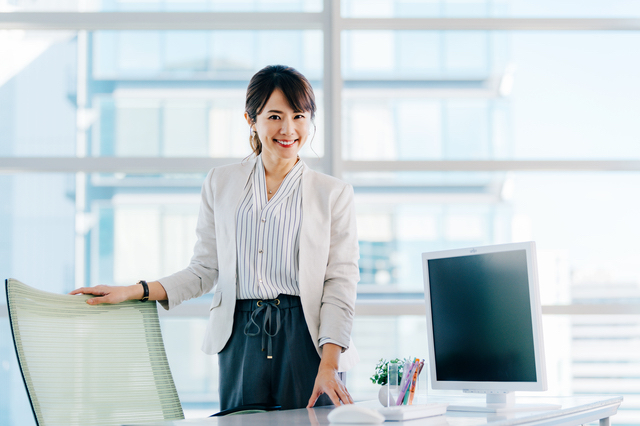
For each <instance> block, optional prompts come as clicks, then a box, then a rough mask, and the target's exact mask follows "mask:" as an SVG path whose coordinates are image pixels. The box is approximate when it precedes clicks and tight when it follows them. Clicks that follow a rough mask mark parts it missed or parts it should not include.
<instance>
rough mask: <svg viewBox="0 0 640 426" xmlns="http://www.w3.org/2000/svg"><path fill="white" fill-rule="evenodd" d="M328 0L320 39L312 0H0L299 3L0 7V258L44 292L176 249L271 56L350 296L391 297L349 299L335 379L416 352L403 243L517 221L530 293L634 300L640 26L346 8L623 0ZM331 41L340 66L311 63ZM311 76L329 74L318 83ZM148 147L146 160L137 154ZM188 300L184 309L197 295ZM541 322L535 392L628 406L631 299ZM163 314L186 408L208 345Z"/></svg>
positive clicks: (10, 363)
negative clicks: (332, 219) (504, 22)
mask: <svg viewBox="0 0 640 426" xmlns="http://www.w3.org/2000/svg"><path fill="white" fill-rule="evenodd" d="M338 3H339V6H340V11H341V18H336V20H335V21H334V22H333V25H335V26H336V27H337V28H338V29H339V32H338V34H339V40H338V43H336V44H333V45H331V44H327V33H326V32H325V31H329V30H331V28H330V27H329V26H325V27H323V25H325V24H323V22H325V21H324V20H325V18H326V19H327V20H328V21H327V22H330V20H329V18H327V17H326V16H325V15H324V14H326V13H329V12H331V11H327V10H325V9H324V8H323V4H325V3H323V2H322V1H320V0H307V1H302V0H291V1H267V0H265V1H258V0H248V1H234V2H227V1H217V0H206V1H205V0H203V1H194V2H178V1H175V2H174V1H169V0H166V1H145V2H132V1H111V0H109V1H106V0H103V1H85V2H76V1H67V2H49V1H28V2H27V1H19V0H18V1H10V2H7V1H4V2H3V1H2V0H0V12H10V11H54V10H55V11H115V12H128V11H146V12H167V13H169V14H170V13H171V12H176V11H186V12H247V16H248V18H247V19H256V20H259V21H262V20H264V19H267V18H266V17H273V15H271V14H269V15H267V14H265V15H255V14H256V13H261V12H281V13H279V14H277V15H278V16H281V15H283V13H282V12H291V13H304V14H308V15H309V16H310V18H309V19H310V20H311V21H312V23H313V24H310V26H309V27H310V28H309V29H300V26H299V25H293V24H291V27H288V26H287V25H282V28H281V29H277V30H275V29H269V30H266V29H264V30H263V29H260V30H247V29H246V25H244V22H243V21H242V20H239V19H238V18H233V19H236V21H233V22H234V24H233V25H237V27H238V29H228V28H229V27H228V26H226V27H225V28H227V29H213V30H201V29H198V30H195V29H190V28H188V27H185V28H181V29H180V30H168V29H154V30H144V31H143V30H135V29H127V28H124V29H119V30H116V29H109V28H107V27H108V26H107V25H106V24H105V28H98V29H95V30H89V31H85V30H83V29H76V30H72V31H68V30H57V31H35V30H28V31H27V30H23V29H11V30H7V29H3V28H2V27H0V56H2V57H4V58H7V60H5V61H0V172H2V173H0V197H1V199H2V200H3V202H2V203H0V217H1V218H2V220H0V242H2V244H1V245H0V252H1V253H2V256H0V270H1V271H3V273H4V275H5V277H15V278H17V279H20V280H21V281H24V282H25V283H27V284H30V285H33V286H35V287H38V288H41V289H44V290H48V291H52V292H55V293H64V292H68V291H69V290H71V289H72V288H74V287H76V286H81V285H96V284H101V283H113V284H118V285H120V284H122V285H124V284H129V283H133V282H136V281H137V280H139V279H140V278H146V279H153V278H157V277H161V276H165V275H167V274H170V273H172V272H174V271H176V270H179V269H181V268H183V267H184V266H185V265H186V264H187V263H188V261H189V258H190V256H191V251H192V248H193V244H194V242H195V233H194V228H195V221H196V218H197V211H198V203H199V198H200V196H199V194H200V186H201V184H202V181H203V179H204V176H205V173H206V172H207V170H208V169H209V168H210V167H213V166H216V165H219V164H225V163H230V162H237V161H241V160H242V159H243V158H245V157H246V156H247V155H249V154H250V149H249V146H248V137H249V131H248V128H247V125H246V122H245V120H244V117H243V112H244V96H245V90H246V86H247V83H248V81H249V78H250V77H251V75H253V73H255V72H256V71H257V70H258V69H260V68H262V67H263V66H265V65H267V64H273V63H284V64H288V65H292V66H294V67H296V68H297V69H299V70H300V71H301V72H302V73H304V74H305V75H306V76H307V77H308V78H309V79H310V80H311V82H312V84H313V86H314V88H315V91H316V96H317V98H318V104H319V105H318V106H319V110H318V113H317V116H316V122H315V124H316V133H315V135H314V137H313V141H312V143H310V144H308V145H307V146H305V148H304V150H303V151H302V153H301V154H302V156H303V158H304V159H305V161H307V162H308V164H310V165H313V166H314V168H315V169H317V170H319V171H324V172H332V173H334V174H335V175H337V177H339V178H341V179H343V180H345V181H347V182H349V183H351V184H352V185H353V186H354V188H355V193H356V210H357V222H358V233H359V238H360V257H361V258H360V273H361V281H360V283H359V290H358V291H359V300H360V301H364V302H366V301H372V300H373V301H386V302H385V303H388V305H389V306H392V307H393V309H394V310H395V311H394V314H393V315H386V316H375V317H374V316H360V317H358V318H357V320H356V323H355V325H354V332H353V338H354V342H355V343H356V345H357V347H358V349H359V352H360V355H361V357H362V362H361V363H360V364H359V365H358V366H357V367H356V369H355V370H353V371H352V372H351V373H350V374H349V375H348V386H349V389H350V390H351V393H352V394H353V395H354V396H355V397H356V399H366V398H371V397H373V396H374V395H375V392H376V389H375V387H373V385H371V384H370V382H369V381H368V377H369V376H371V374H372V372H373V368H374V366H375V363H376V362H377V361H378V359H380V358H381V357H387V358H388V357H396V356H397V357H409V356H422V357H426V335H425V330H424V327H425V322H424V318H423V317H422V316H420V315H404V312H403V306H404V305H403V303H414V304H415V303H421V302H420V301H421V300H422V298H423V290H422V289H423V284H422V268H421V264H420V254H421V253H422V252H425V251H431V250H441V249H447V248H460V247H466V246H478V245H486V244H496V243H506V242H515V241H526V240H535V241H536V242H537V246H538V250H539V253H538V255H539V267H540V276H541V290H542V301H543V304H544V305H560V306H563V305H571V304H590V305H593V306H595V307H596V309H597V306H601V305H608V304H615V303H637V302H638V300H639V299H638V296H639V295H640V291H639V288H640V266H638V265H639V263H638V262H637V259H638V258H639V257H640V249H638V248H637V247H636V245H635V243H634V242H635V241H637V240H638V238H639V237H640V225H638V223H637V220H636V217H637V216H638V215H639V214H640V203H639V202H638V201H637V197H635V196H634V195H633V194H635V192H636V190H635V189H636V188H637V187H638V186H640V173H638V170H639V168H638V167H637V166H636V165H634V164H635V162H637V161H638V160H639V159H640V144H638V143H637V142H638V140H640V127H638V125H637V124H636V121H637V119H636V117H637V116H638V115H639V113H640V83H639V80H638V79H637V75H639V74H640V60H639V59H638V55H633V54H630V52H634V51H635V50H637V46H638V45H640V31H638V30H633V31H596V30H593V29H592V30H586V31H575V30H568V31H567V30H564V31H504V30H493V31H484V30H483V31H480V30H477V29H473V28H472V29H469V30H459V29H451V30H440V31H435V30H429V29H428V28H423V29H419V30H406V29H396V30H391V29H388V26H385V29H381V28H369V29H361V28H354V27H352V26H351V23H350V20H349V18H368V17H374V18H405V17H424V18H448V17H461V18H479V19H480V18H487V17H492V18H541V17H554V18H556V17H565V18H584V17H591V18H634V17H637V16H638V15H639V14H640V8H638V7H636V6H635V5H634V3H633V2H626V1H616V2H608V3H607V6H606V8H605V7H604V6H603V3H602V2H596V1H587V2H580V4H579V5H578V4H577V3H575V2H574V3H571V2H570V3H567V4H560V3H557V2H542V3H539V2H536V4H532V3H531V2H522V1H518V0H509V1H507V0H484V1H464V2H455V1H445V0H434V1H408V0H376V1H374V2H371V1H361V0H342V1H341V2H336V4H338ZM243 15H244V14H243ZM294 16H298V15H294ZM285 17H286V16H285ZM51 19H54V18H53V17H52V18H51ZM55 19H58V18H55ZM105 19H107V18H105ZM150 19H151V18H150ZM229 19H232V18H229ZM313 19H316V21H313ZM332 19H333V18H332ZM311 21H310V22H311ZM256 22H258V21H256ZM233 25H231V26H233ZM567 25H569V24H567ZM425 26H426V24H425ZM119 28H120V27H119ZM335 45H339V46H340V54H338V53H337V52H334V51H332V50H331V49H333V46H335ZM326 58H330V61H331V63H329V64H327V63H326V62H325V60H326ZM335 64H337V65H338V70H339V72H338V73H337V74H336V75H333V74H332V75H327V72H328V70H329V69H331V65H335ZM327 83H332V84H335V85H336V86H338V88H339V90H338V91H336V92H331V93H330V92H327V93H325V92H324V89H325V88H326V87H332V85H331V84H329V85H327ZM336 93H337V96H336ZM336 110H339V114H336V115H335V116H332V115H331V114H332V113H333V112H335V111H336ZM328 113H329V114H328ZM336 117H337V119H338V122H337V123H336ZM336 128H339V129H340V131H338V132H334V130H335V129H336ZM75 160H78V161H77V162H76V161H75ZM202 160H205V161H209V160H210V162H211V164H208V163H206V166H205V167H203V166H202V164H204V163H200V162H198V161H202ZM560 160H563V161H567V163H566V165H563V164H565V163H562V164H560V163H558V161H560ZM38 161H42V162H40V163H38ZM89 161H95V162H93V163H90V162H89ZM126 161H132V162H134V163H133V164H137V163H135V162H138V161H139V164H140V165H141V170H140V171H135V170H126V171H122V170H120V168H119V167H120V164H121V162H126ZM154 161H155V163H154ZM164 161H168V162H167V163H165V162H164ZM525 163H526V164H525ZM14 164H18V165H20V167H18V168H16V167H17V166H14ZM87 164H90V165H93V166H86V165H87ZM149 164H156V165H157V166H155V167H151V171H149V170H150V169H149V167H148V165H149ZM163 164H164V165H166V164H172V165H177V166H176V168H174V169H172V170H171V171H166V170H163V169H162V165H163ZM523 164H524V166H523ZM611 164H613V165H611ZM629 164H631V165H629ZM142 166H144V167H146V168H143V167H142ZM525 166H526V167H525ZM92 167H93V169H92ZM527 167H528V168H527ZM51 168H52V169H51ZM45 170H54V171H53V172H50V173H43V172H44V171H45ZM175 170H178V171H175ZM611 170H619V171H611ZM207 297H208V296H205V297H204V299H206V298H207ZM190 303H192V304H193V309H194V312H200V310H199V309H200V307H201V306H203V305H206V304H207V301H206V300H200V301H193V302H190ZM0 304H1V305H3V307H4V304H6V301H5V299H4V294H2V295H1V296H0ZM1 312H4V314H2V315H1V316H0V320H1V321H2V323H3V326H2V332H1V333H0V336H1V337H2V340H1V341H0V362H1V364H0V366H1V367H2V368H1V369H0V375H1V377H2V378H3V380H2V383H9V387H8V388H7V387H3V390H0V396H2V392H5V394H4V395H5V396H6V397H4V398H0V424H21V425H28V424H33V420H32V416H31V413H30V412H29V408H28V401H27V399H26V394H25V393H24V388H23V385H22V382H21V378H20V374H19V370H18V368H17V364H16V362H15V355H14V353H13V347H12V345H11V340H10V339H11V338H10V333H9V331H8V324H7V322H8V321H7V318H6V309H4V310H3V311H1ZM545 321H546V322H545V332H546V337H545V339H546V341H547V361H548V362H547V364H548V370H549V377H550V390H549V392H550V393H556V394H570V393H601V392H604V391H605V390H606V391H607V392H611V393H619V394H625V403H624V405H623V410H622V412H621V414H620V415H619V416H618V417H616V420H617V421H618V422H620V423H629V424H631V423H634V420H633V416H634V415H637V413H638V411H637V410H640V400H636V399H634V397H633V396H632V395H633V394H635V393H636V388H637V387H638V386H640V382H638V381H637V378H636V377H635V375H634V373H632V372H633V371H635V369H637V368H640V367H639V366H640V364H639V362H638V360H637V359H636V358H637V357H636V356H635V353H634V350H633V348H634V347H635V346H634V345H635V341H636V340H637V338H638V331H637V324H636V323H637V320H636V319H634V318H633V317H631V318H629V317H625V318H622V317H620V318H618V317H615V318H611V317H609V316H602V315H600V316H576V317H569V316H555V315H547V316H546V319H545ZM162 326H163V334H164V338H165V344H166V346H167V352H168V356H169V360H170V364H171V367H172V370H173V375H174V379H175V381H176V384H177V387H178V392H179V394H180V398H181V400H182V402H183V405H184V407H185V410H186V413H187V415H188V416H190V417H194V416H202V415H205V414H211V413H213V412H215V411H216V410H217V398H218V396H217V361H216V358H215V356H214V357H211V356H206V355H204V354H203V353H201V352H200V344H201V340H202V336H203V334H204V326H205V314H203V315H199V314H194V315H192V316H178V315H170V314H169V315H167V316H163V319H162ZM389 336H391V337H389ZM612 336H615V337H612ZM389 339H391V340H389ZM605 346H606V347H610V348H615V350H614V349H611V350H605V349H603V348H604V347H605ZM389 348H394V349H393V350H390V349H389ZM586 353H589V354H590V355H585V354H586ZM185 360H188V362H185ZM592 367H593V369H592ZM627 372H628V374H627ZM623 373H624V374H623ZM7 389H8V390H7ZM9 395H10V396H9ZM25 407H26V408H25ZM634 410H636V411H634Z"/></svg>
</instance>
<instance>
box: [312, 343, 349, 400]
mask: <svg viewBox="0 0 640 426" xmlns="http://www.w3.org/2000/svg"><path fill="white" fill-rule="evenodd" d="M341 352H342V348H341V347H340V346H338V345H334V344H333V343H326V344H324V345H323V346H322V360H321V361H320V366H319V367H318V375H317V376H316V383H315V385H314V386H313V392H312V393H311V398H309V404H308V405H307V408H312V407H313V406H314V405H315V404H316V401H317V400H318V397H319V396H320V395H322V394H323V393H325V394H327V396H328V397H329V398H330V399H331V402H333V405H336V406H339V405H341V404H353V399H351V395H349V392H348V391H347V388H346V387H345V385H344V384H343V383H342V381H341V380H340V377H339V376H338V359H339V358H340V353H341Z"/></svg>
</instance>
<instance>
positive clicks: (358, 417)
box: [327, 404, 384, 424]
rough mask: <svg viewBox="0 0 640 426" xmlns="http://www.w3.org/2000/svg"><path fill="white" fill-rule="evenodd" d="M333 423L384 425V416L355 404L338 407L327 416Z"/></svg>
mask: <svg viewBox="0 0 640 426" xmlns="http://www.w3.org/2000/svg"><path fill="white" fill-rule="evenodd" d="M327 419H329V422H331V423H369V424H372V423H382V422H384V416H383V415H382V414H380V413H379V412H377V411H376V410H374V409H372V408H367V407H363V406H361V405H355V404H345V405H341V406H340V407H336V408H334V409H333V410H331V412H330V413H329V415H328V416H327Z"/></svg>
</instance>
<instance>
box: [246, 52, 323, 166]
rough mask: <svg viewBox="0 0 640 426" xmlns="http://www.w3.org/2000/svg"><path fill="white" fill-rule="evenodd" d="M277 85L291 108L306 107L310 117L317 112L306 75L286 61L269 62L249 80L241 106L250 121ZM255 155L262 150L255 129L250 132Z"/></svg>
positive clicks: (301, 110) (261, 108)
mask: <svg viewBox="0 0 640 426" xmlns="http://www.w3.org/2000/svg"><path fill="white" fill-rule="evenodd" d="M276 89H279V90H280V91H281V92H282V93H283V94H284V96H285V98H287V101H288V102H289V106H290V107H291V108H292V109H293V110H294V111H300V112H304V111H309V112H311V119H312V120H313V119H314V118H315V116H316V98H315V95H314V94H313V88H312V87H311V83H309V80H307V78H306V77H305V76H304V75H302V74H300V72H298V71H297V70H295V69H293V68H291V67H287V66H285V65H269V66H266V67H264V68H262V69H261V70H260V71H258V72H257V73H256V74H255V75H254V76H253V77H251V81H250V82H249V87H248V88H247V99H246V102H245V106H244V110H245V112H246V113H247V115H248V116H249V118H250V119H251V121H252V122H253V123H255V122H256V117H257V116H258V114H260V113H261V112H262V110H263V109H264V106H265V105H266V104H267V101H268V100H269V98H270V97H271V94H272V93H273V92H274V90H276ZM250 143H251V148H252V149H253V153H254V154H255V155H259V154H260V153H261V152H262V142H261V141H260V138H259V137H258V134H257V133H255V132H252V133H251V136H250Z"/></svg>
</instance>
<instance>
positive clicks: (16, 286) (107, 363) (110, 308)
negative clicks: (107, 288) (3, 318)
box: [6, 279, 184, 426]
mask: <svg viewBox="0 0 640 426" xmlns="http://www.w3.org/2000/svg"><path fill="white" fill-rule="evenodd" d="M6 289H7V304H8V309H9V319H10V321H11V330H12V332H13V341H14V344H15V348H16V353H17V355H18V361H19V364H20V369H21V371H22V377H23V378H24V382H25V386H26V388H27V392H28V394H29V399H30V401H31V407H32V408H33V413H34V415H35V417H36V422H37V424H38V425H39V426H49V425H67V426H73V425H83V426H88V425H120V424H122V423H131V422H145V421H153V420H176V419H183V418H184V414H183V412H182V406H181V405H180V400H179V399H178V393H177V391H176V387H175V384H174V382H173V377H172V376H171V371H170V370H169V364H168V362H167V356H166V353H165V350H164V343H163V341H162V334H161V332H160V321H159V320H158V311H157V308H156V304H155V303H153V302H147V303H141V302H138V301H130V302H124V303H120V304H117V305H107V304H103V305H95V306H93V305H88V304H86V303H85V301H86V300H87V299H88V298H89V297H91V296H82V295H80V296H70V295H60V294H54V293H48V292H45V291H40V290H36V289H34V288H31V287H29V286H27V285H25V284H23V283H21V282H19V281H17V280H14V279H8V280H6Z"/></svg>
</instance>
